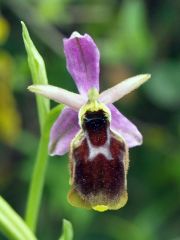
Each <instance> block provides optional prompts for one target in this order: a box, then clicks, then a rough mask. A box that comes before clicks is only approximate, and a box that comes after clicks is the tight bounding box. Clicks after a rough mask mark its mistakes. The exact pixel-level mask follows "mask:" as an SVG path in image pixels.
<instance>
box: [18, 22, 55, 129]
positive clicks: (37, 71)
mask: <svg viewBox="0 0 180 240" xmlns="http://www.w3.org/2000/svg"><path fill="white" fill-rule="evenodd" d="M21 24H22V36H23V40H24V44H25V48H26V51H27V55H28V63H29V67H30V70H31V75H32V79H33V84H48V79H47V75H46V68H45V64H44V60H43V58H42V57H41V55H40V54H39V52H38V51H37V49H36V47H35V46H34V44H33V42H32V40H31V38H30V36H29V32H28V30H27V28H26V25H25V24H24V22H21ZM36 100H37V105H38V115H39V122H40V128H41V132H42V129H43V125H44V122H45V119H46V116H47V114H48V112H49V110H50V100H49V99H46V98H44V97H42V96H36Z"/></svg>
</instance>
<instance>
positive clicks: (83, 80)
mask: <svg viewBox="0 0 180 240" xmlns="http://www.w3.org/2000/svg"><path fill="white" fill-rule="evenodd" d="M64 52H65V55H66V64H67V69H68V71H69V73H70V74H71V76H72V78H73V79H74V81H75V83H76V85H77V88H78V90H79V92H80V94H82V95H83V96H84V97H85V98H87V92H88V90H89V89H90V88H96V89H97V90H98V91H99V59H100V54H99V50H98V48H97V46H96V44H95V43H94V41H93V39H92V38H91V37H90V36H89V35H88V34H84V35H81V34H79V33H77V32H74V33H72V35H71V36H70V38H66V39H64Z"/></svg>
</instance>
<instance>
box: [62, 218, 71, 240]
mask: <svg viewBox="0 0 180 240" xmlns="http://www.w3.org/2000/svg"><path fill="white" fill-rule="evenodd" d="M72 239H73V228H72V224H71V223H70V222H69V221H67V220H66V219H63V233H62V235H61V237H60V238H59V240H72Z"/></svg>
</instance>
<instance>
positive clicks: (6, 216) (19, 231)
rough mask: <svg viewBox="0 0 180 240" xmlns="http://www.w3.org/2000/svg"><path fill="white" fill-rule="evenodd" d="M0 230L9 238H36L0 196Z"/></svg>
mask: <svg viewBox="0 0 180 240" xmlns="http://www.w3.org/2000/svg"><path fill="white" fill-rule="evenodd" d="M0 231H1V232H2V233H3V234H4V235H5V236H6V237H8V239H11V240H24V239H27V240H36V239H37V238H36V237H35V236H34V235H33V233H32V232H31V230H30V229H29V228H28V227H27V225H26V224H25V222H24V221H23V219H22V218H21V217H20V216H19V215H18V214H17V213H16V212H15V211H14V210H13V209H12V207H11V206H10V205H9V204H8V203H7V202H6V201H5V200H4V199H3V198H2V197H1V196H0Z"/></svg>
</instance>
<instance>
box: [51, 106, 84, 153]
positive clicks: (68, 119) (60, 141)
mask: <svg viewBox="0 0 180 240" xmlns="http://www.w3.org/2000/svg"><path fill="white" fill-rule="evenodd" d="M79 129H80V127H79V124H78V113H77V112H76V111H74V110H73V109H71V108H68V107H66V108H64V110H63V111H62V112H61V114H60V115H59V117H58V118H57V120H56V121H55V123H54V124H53V126H52V128H51V133H50V142H49V153H50V155H52V156H53V155H63V154H65V153H67V152H69V148H70V143H71V141H72V139H73V138H74V136H75V135H76V133H77V132H78V131H79Z"/></svg>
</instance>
